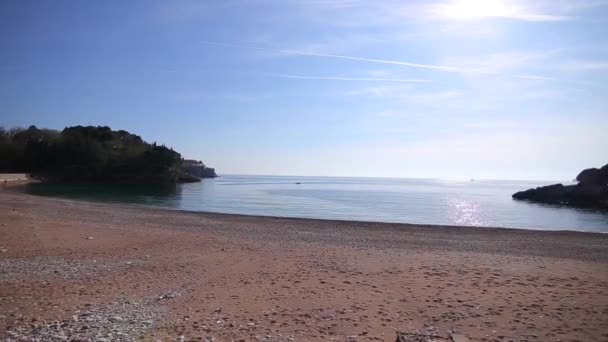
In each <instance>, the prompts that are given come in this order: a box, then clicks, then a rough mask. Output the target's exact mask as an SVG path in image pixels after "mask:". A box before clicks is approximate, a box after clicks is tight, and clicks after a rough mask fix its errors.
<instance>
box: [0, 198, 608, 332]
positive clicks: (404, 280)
mask: <svg viewBox="0 0 608 342" xmlns="http://www.w3.org/2000/svg"><path fill="white" fill-rule="evenodd" d="M397 331H401V332H406V333H412V334H422V335H425V334H426V335H427V336H431V335H433V336H438V337H437V338H435V339H436V340H440V339H441V338H445V339H448V338H449V336H450V334H451V333H458V334H462V335H464V336H467V337H468V338H470V340H471V341H608V235H606V234H594V233H580V232H542V231H529V230H512V229H493V228H471V227H441V226H421V225H404V224H383V223H362V222H346V221H324V220H307V219H285V218H269V217H253V216H240V215H223V214H208V213H190V212H182V211H171V210H164V209H155V208H144V207H136V206H124V205H114V204H94V203H86V202H76V201H70V200H63V199H54V198H43V197H35V196H30V195H24V194H19V193H15V192H8V191H0V339H5V340H8V341H13V340H14V341H18V340H20V339H26V340H35V338H38V339H39V340H41V341H55V340H56V341H62V340H84V341H86V340H97V341H115V340H118V341H130V340H141V339H143V340H152V341H156V340H162V341H174V340H184V341H205V340H216V341H231V340H235V341H239V340H244V341H249V340H260V341H293V340H295V341H328V340H336V341H347V340H349V341H372V340H377V341H394V340H395V337H396V332H397ZM412 336H413V335H412ZM428 339H430V337H428V338H426V337H425V340H428Z"/></svg>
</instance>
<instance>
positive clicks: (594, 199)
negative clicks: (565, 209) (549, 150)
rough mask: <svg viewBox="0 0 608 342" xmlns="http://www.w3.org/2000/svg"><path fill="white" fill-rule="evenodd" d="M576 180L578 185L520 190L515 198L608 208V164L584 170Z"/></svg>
mask: <svg viewBox="0 0 608 342" xmlns="http://www.w3.org/2000/svg"><path fill="white" fill-rule="evenodd" d="M576 180H577V181H578V182H579V183H578V184H576V185H568V186H564V185H562V184H553V185H548V186H543V187H538V188H536V189H528V190H526V191H520V192H517V193H515V194H513V199H516V200H527V201H531V202H539V203H550V204H563V205H568V206H574V207H586V208H603V209H608V164H606V165H604V166H603V167H602V168H600V169H597V168H591V169H586V170H583V171H582V172H581V173H579V175H578V176H577V177H576Z"/></svg>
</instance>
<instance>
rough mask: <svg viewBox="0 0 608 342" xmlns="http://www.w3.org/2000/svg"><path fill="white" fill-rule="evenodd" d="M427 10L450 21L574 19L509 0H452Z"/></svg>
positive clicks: (547, 9)
mask: <svg viewBox="0 0 608 342" xmlns="http://www.w3.org/2000/svg"><path fill="white" fill-rule="evenodd" d="M426 10H427V12H428V13H429V14H430V16H431V17H434V18H438V19H448V20H478V19H485V18H506V19H514V20H523V21H539V22H542V21H563V20H571V19H573V17H571V16H568V15H559V14H554V13H551V10H555V8H551V7H549V8H544V7H541V8H537V7H535V6H531V5H530V4H529V3H525V2H521V1H507V0H483V1H479V0H450V1H442V2H439V3H435V4H430V5H428V6H427V7H426ZM544 11H548V12H544Z"/></svg>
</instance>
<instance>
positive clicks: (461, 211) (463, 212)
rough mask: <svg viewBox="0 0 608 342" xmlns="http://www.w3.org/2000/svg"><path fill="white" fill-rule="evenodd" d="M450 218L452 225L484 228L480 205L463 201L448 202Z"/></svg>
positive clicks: (451, 200) (453, 199)
mask: <svg viewBox="0 0 608 342" xmlns="http://www.w3.org/2000/svg"><path fill="white" fill-rule="evenodd" d="M448 216H449V220H450V222H451V223H452V224H455V225H466V226H483V225H484V221H483V219H482V217H481V209H480V206H479V203H474V202H471V201H467V200H463V199H457V198H456V199H455V198H452V199H449V200H448Z"/></svg>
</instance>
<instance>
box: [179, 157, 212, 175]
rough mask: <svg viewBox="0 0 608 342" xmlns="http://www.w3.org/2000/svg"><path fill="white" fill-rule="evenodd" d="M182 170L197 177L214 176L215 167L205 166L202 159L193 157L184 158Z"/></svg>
mask: <svg viewBox="0 0 608 342" xmlns="http://www.w3.org/2000/svg"><path fill="white" fill-rule="evenodd" d="M182 171H183V172H185V173H187V174H189V175H192V176H195V177H199V178H215V177H217V174H216V173H215V169H214V168H211V167H207V166H206V165H205V164H204V163H203V162H202V161H200V160H194V159H184V160H183V161H182Z"/></svg>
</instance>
